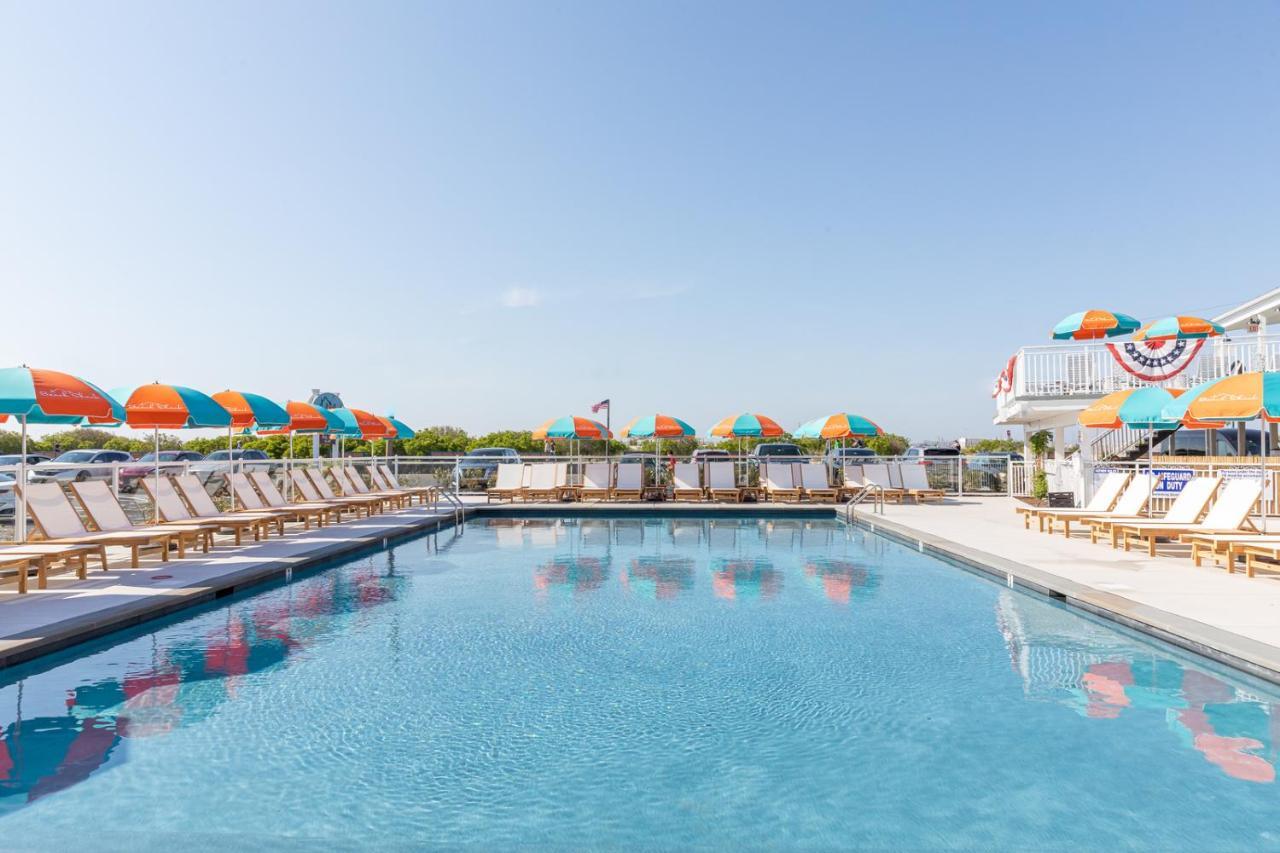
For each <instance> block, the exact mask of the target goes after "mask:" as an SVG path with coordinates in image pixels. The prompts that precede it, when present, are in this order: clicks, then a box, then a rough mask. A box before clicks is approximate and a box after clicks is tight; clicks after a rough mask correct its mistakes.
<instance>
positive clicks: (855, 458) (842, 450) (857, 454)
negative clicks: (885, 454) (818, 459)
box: [827, 447, 880, 468]
mask: <svg viewBox="0 0 1280 853" xmlns="http://www.w3.org/2000/svg"><path fill="white" fill-rule="evenodd" d="M878 458H880V457H879V454H877V453H876V452H875V451H874V450H872V449H871V448H870V447H833V448H831V449H830V450H828V451H827V464H828V465H830V466H831V467H832V468H843V467H844V466H845V465H857V464H859V463H862V462H868V461H870V460H873V459H878Z"/></svg>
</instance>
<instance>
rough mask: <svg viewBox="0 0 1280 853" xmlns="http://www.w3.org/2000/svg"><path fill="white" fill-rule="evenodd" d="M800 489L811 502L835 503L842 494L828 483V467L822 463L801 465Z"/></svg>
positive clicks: (803, 463)
mask: <svg viewBox="0 0 1280 853" xmlns="http://www.w3.org/2000/svg"><path fill="white" fill-rule="evenodd" d="M800 488H801V489H803V490H804V496H805V497H806V498H808V499H809V500H811V501H834V500H835V499H836V496H837V495H839V494H840V490H839V489H837V488H835V487H833V486H832V485H831V484H830V483H828V482H827V466H826V465H825V464H824V463H822V462H802V463H800Z"/></svg>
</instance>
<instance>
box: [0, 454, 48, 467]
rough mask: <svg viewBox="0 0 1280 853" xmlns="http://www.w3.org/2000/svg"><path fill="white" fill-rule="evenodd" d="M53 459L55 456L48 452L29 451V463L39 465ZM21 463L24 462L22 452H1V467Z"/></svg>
mask: <svg viewBox="0 0 1280 853" xmlns="http://www.w3.org/2000/svg"><path fill="white" fill-rule="evenodd" d="M51 459H53V457H52V456H50V455H49V454H48V453H28V454H27V464H28V465H39V464H40V463H42V462H48V461H49V460H51ZM21 464H22V454H21V453H3V454H0V468H5V467H8V466H10V465H21Z"/></svg>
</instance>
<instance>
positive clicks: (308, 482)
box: [289, 468, 377, 518]
mask: <svg viewBox="0 0 1280 853" xmlns="http://www.w3.org/2000/svg"><path fill="white" fill-rule="evenodd" d="M289 479H290V480H292V481H293V488H294V489H296V490H297V492H298V494H300V495H302V498H303V500H305V501H306V502H307V503H312V504H315V503H325V504H332V505H334V506H342V507H346V508H347V509H349V510H351V511H353V512H354V513H355V514H356V516H357V517H359V515H360V513H361V511H363V512H364V515H365V518H368V517H369V516H371V515H373V510H374V509H375V506H376V504H377V501H367V500H365V499H364V498H340V497H338V496H337V495H335V494H334V493H333V490H332V489H330V488H329V484H328V483H325V482H324V478H323V477H321V478H320V482H321V483H322V484H323V485H324V487H325V488H324V490H323V491H322V490H321V489H320V488H319V487H317V486H316V483H315V481H314V480H312V479H311V477H309V476H307V473H306V471H302V470H300V469H298V468H294V469H293V470H291V471H290V472H289Z"/></svg>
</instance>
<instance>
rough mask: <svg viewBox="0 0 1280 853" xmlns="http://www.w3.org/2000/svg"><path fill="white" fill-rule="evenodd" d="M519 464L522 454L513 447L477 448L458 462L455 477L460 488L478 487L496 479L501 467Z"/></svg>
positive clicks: (454, 472) (454, 471) (469, 451)
mask: <svg viewBox="0 0 1280 853" xmlns="http://www.w3.org/2000/svg"><path fill="white" fill-rule="evenodd" d="M519 462H520V454H519V453H517V452H516V450H515V448H513V447H477V448H476V449H475V450H468V451H467V455H466V456H463V457H462V458H461V459H459V460H458V464H457V465H455V466H454V468H453V475H454V477H455V478H456V479H457V481H458V484H459V486H460V487H461V486H462V485H464V484H468V485H470V486H472V487H476V486H479V485H484V484H487V483H488V482H489V481H491V480H492V479H493V478H494V477H496V476H497V473H498V466H499V465H505V464H519Z"/></svg>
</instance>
